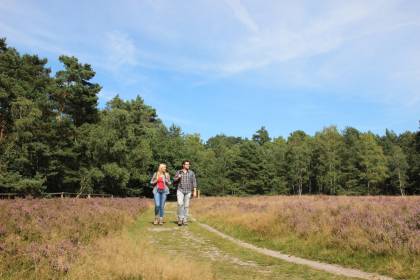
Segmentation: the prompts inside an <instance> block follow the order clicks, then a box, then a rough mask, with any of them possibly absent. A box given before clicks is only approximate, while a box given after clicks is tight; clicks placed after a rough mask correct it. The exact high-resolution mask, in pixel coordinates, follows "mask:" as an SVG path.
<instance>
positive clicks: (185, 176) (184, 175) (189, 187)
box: [174, 160, 197, 226]
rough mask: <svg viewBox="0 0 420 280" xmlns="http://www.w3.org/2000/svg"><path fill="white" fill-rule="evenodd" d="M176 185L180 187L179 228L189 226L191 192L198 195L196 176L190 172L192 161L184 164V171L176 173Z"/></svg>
mask: <svg viewBox="0 0 420 280" xmlns="http://www.w3.org/2000/svg"><path fill="white" fill-rule="evenodd" d="M174 182H175V184H177V185H178V188H177V191H176V199H177V201H178V226H182V225H187V224H188V208H189V206H190V198H191V192H192V191H193V190H194V193H193V196H195V195H196V193H197V181H196V179H195V174H194V172H193V171H192V170H190V161H189V160H184V161H183V162H182V169H181V170H178V171H177V172H176V173H175V177H174Z"/></svg>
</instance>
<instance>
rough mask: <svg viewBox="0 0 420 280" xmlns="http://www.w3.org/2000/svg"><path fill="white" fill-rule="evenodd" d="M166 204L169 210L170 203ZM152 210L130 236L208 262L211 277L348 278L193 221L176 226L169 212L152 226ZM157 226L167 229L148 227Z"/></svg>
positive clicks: (163, 250) (196, 260)
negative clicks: (229, 237) (293, 261)
mask: <svg viewBox="0 0 420 280" xmlns="http://www.w3.org/2000/svg"><path fill="white" fill-rule="evenodd" d="M167 208H168V210H173V209H174V205H173V204H169V205H168V206H167ZM152 214H153V213H152V212H151V211H148V212H147V213H145V214H144V215H142V216H141V217H140V218H139V220H138V221H137V223H136V224H135V225H134V226H133V227H132V228H130V234H131V236H132V238H138V237H139V236H142V238H146V239H148V240H149V241H152V242H153V244H154V246H155V247H157V248H159V249H160V251H161V252H166V253H168V254H170V255H171V256H172V257H173V258H186V259H191V260H194V261H195V262H197V263H198V264H200V263H202V264H207V265H208V264H210V266H211V270H212V272H213V274H214V277H215V279H292V280H293V279H350V278H347V277H341V276H336V275H333V274H330V273H327V272H323V271H318V270H314V269H312V268H309V267H306V266H302V265H296V264H291V263H288V262H285V261H282V260H278V259H276V258H272V257H268V256H264V255H262V254H259V253H256V252H254V251H252V250H248V249H244V248H242V247H240V246H238V245H236V244H234V243H232V242H230V241H227V240H225V239H223V238H221V237H219V236H218V235H216V234H214V233H211V232H208V231H206V230H205V229H203V228H201V227H200V226H199V225H197V224H196V223H194V222H192V223H190V224H189V225H188V227H178V226H177V225H176V224H175V222H174V220H175V215H174V214H173V213H168V214H167V217H168V218H169V220H168V221H167V223H165V224H164V225H163V226H153V225H152V224H151V221H152V217H153V215H152ZM171 218H172V219H171ZM160 227H162V228H165V229H168V230H165V231H157V232H153V231H150V229H151V228H152V229H153V228H160Z"/></svg>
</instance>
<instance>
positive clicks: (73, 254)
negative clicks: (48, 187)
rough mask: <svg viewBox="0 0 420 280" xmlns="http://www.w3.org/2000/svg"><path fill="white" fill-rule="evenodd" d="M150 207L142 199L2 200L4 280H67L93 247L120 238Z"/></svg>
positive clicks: (1, 270)
mask: <svg viewBox="0 0 420 280" xmlns="http://www.w3.org/2000/svg"><path fill="white" fill-rule="evenodd" d="M148 206H149V203H148V201H147V200H145V199H138V198H124V199H123V198H114V199H106V198H94V199H71V198H65V199H17V200H0V278H1V279H51V278H54V279H55V278H60V277H62V276H65V275H67V274H68V272H69V271H70V270H71V268H72V265H73V263H74V262H75V261H76V260H77V259H78V258H79V256H80V255H81V253H82V252H84V251H86V248H88V247H89V246H90V244H91V243H92V242H93V241H95V240H96V239H99V238H101V237H106V236H109V235H112V234H114V233H118V232H119V231H121V230H122V229H123V228H124V227H125V226H127V225H129V224H131V223H132V222H133V221H134V220H135V217H137V215H138V214H140V213H142V212H144V211H145V210H146V209H147V208H148Z"/></svg>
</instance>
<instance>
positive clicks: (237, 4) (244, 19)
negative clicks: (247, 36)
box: [226, 0, 259, 32]
mask: <svg viewBox="0 0 420 280" xmlns="http://www.w3.org/2000/svg"><path fill="white" fill-rule="evenodd" d="M226 3H227V4H228V5H229V6H230V7H231V8H232V11H233V12H234V14H235V16H236V17H237V18H238V20H239V21H240V22H241V23H242V24H243V25H245V26H246V27H247V28H248V29H249V30H251V31H253V32H257V31H258V30H259V28H258V25H257V24H256V23H255V21H254V20H253V19H252V17H251V15H250V14H249V13H248V10H247V9H246V7H245V6H244V5H242V3H241V0H226Z"/></svg>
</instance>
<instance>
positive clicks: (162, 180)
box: [150, 163, 171, 225]
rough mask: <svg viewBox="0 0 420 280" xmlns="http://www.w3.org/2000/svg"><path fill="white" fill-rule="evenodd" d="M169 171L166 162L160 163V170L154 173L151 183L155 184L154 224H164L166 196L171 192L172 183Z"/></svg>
mask: <svg viewBox="0 0 420 280" xmlns="http://www.w3.org/2000/svg"><path fill="white" fill-rule="evenodd" d="M170 179H171V178H170V176H169V173H168V172H166V164H163V163H161V164H159V168H158V170H157V171H156V172H155V173H154V174H153V177H152V180H151V181H150V184H152V186H153V196H154V198H155V220H154V222H153V224H154V225H157V224H158V223H159V225H162V224H163V216H164V209H165V201H166V196H167V195H168V193H169V185H170V184H171V180H170Z"/></svg>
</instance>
